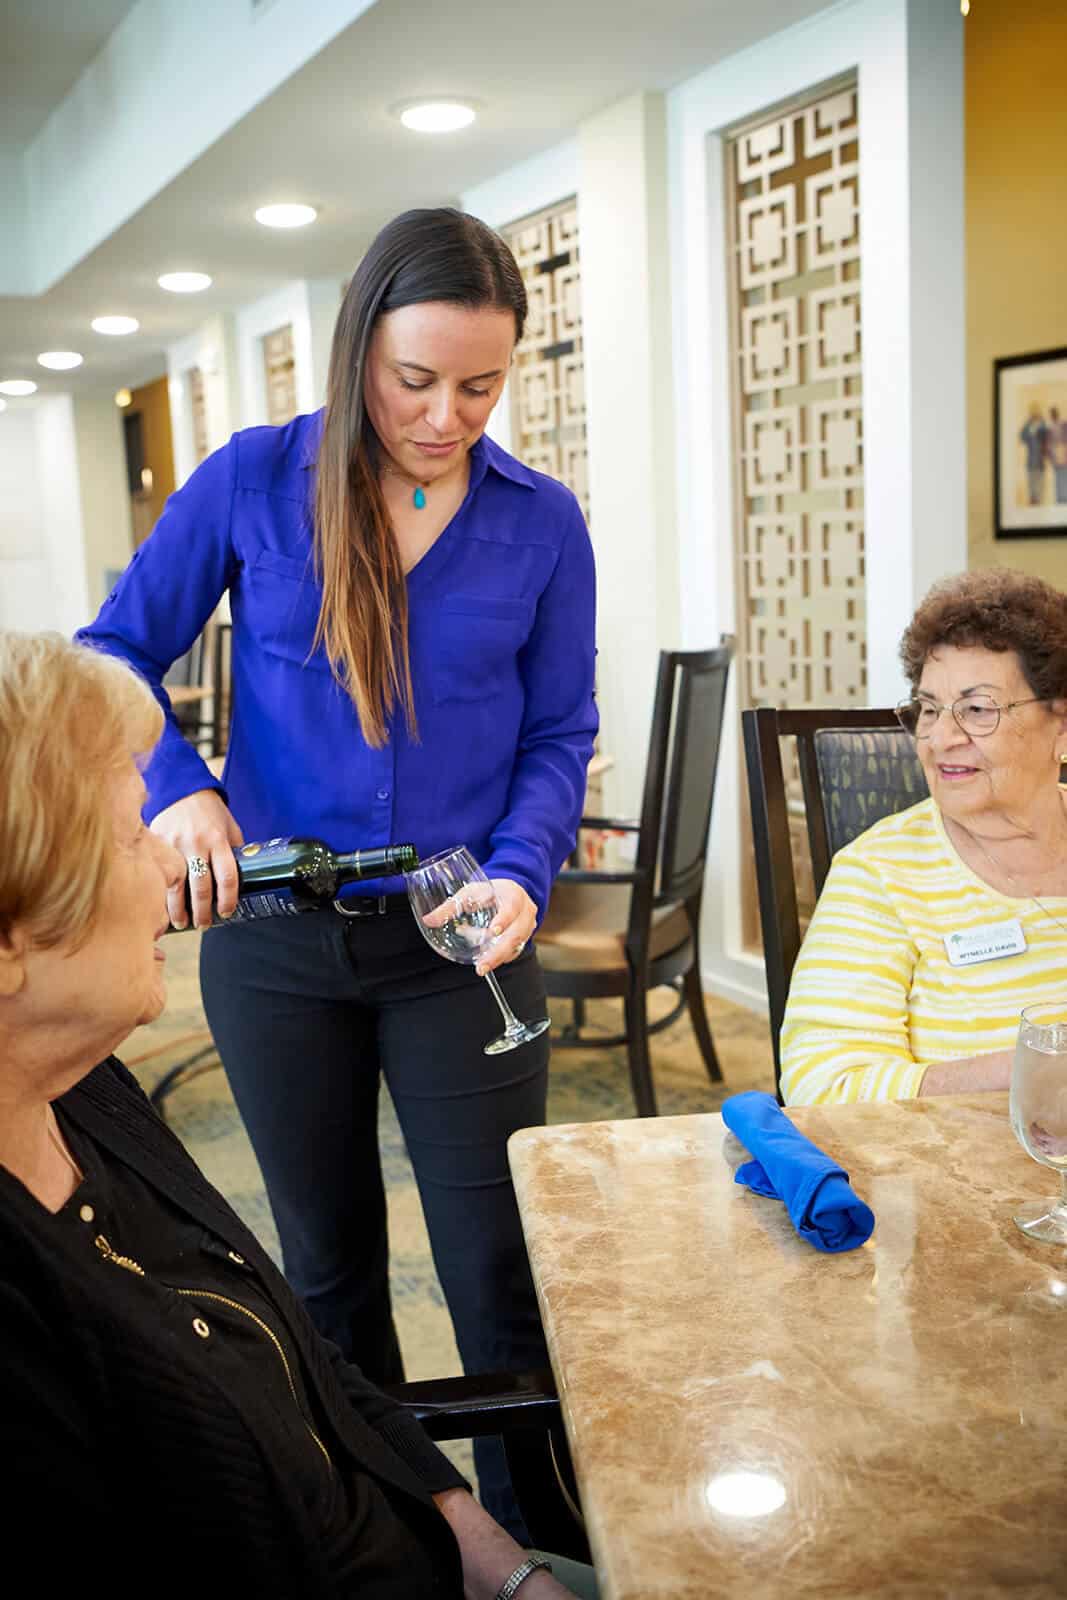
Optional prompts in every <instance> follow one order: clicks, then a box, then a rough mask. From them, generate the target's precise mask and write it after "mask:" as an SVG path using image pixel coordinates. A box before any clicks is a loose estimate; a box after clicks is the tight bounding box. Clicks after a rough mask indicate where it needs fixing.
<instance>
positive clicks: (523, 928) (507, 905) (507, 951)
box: [476, 878, 537, 977]
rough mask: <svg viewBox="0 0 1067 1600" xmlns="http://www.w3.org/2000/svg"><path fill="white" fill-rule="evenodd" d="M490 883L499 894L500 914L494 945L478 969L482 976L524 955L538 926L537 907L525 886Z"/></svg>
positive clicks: (493, 930) (498, 880) (496, 880)
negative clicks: (529, 940)
mask: <svg viewBox="0 0 1067 1600" xmlns="http://www.w3.org/2000/svg"><path fill="white" fill-rule="evenodd" d="M490 881H491V883H492V885H493V890H494V892H495V894H496V904H497V913H496V918H495V920H494V922H493V925H492V927H491V929H490V932H491V933H492V935H493V943H492V944H491V945H490V946H489V947H488V948H487V949H486V953H485V956H484V958H483V959H482V960H481V961H479V963H478V965H477V968H476V971H477V972H478V974H479V975H480V976H481V977H484V976H485V974H486V973H487V972H492V970H493V968H494V967H502V966H504V965H506V963H507V962H509V961H514V960H515V957H516V956H520V955H521V954H522V952H523V950H524V949H525V948H526V942H527V940H528V939H531V938H532V937H533V931H534V929H535V928H536V927H537V907H536V906H535V905H534V903H533V901H532V900H531V899H530V896H529V895H528V894H527V893H526V890H525V889H524V888H523V887H522V886H521V884H518V883H515V882H513V880H512V879H511V878H492V879H491V880H490Z"/></svg>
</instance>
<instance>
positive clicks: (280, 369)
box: [261, 323, 296, 423]
mask: <svg viewBox="0 0 1067 1600" xmlns="http://www.w3.org/2000/svg"><path fill="white" fill-rule="evenodd" d="M261 343H262V345H263V372H264V378H265V380H266V386H267V421H268V422H270V423H282V422H291V421H292V419H293V417H295V416H296V356H295V354H294V353H293V329H292V326H291V324H290V323H286V324H285V326H284V327H282V328H275V330H274V332H273V333H267V334H264V336H263V339H262V341H261Z"/></svg>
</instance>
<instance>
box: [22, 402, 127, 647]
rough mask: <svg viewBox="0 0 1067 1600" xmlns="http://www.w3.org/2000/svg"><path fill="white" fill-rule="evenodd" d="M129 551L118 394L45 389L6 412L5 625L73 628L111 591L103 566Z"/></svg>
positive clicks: (122, 560) (121, 562)
mask: <svg viewBox="0 0 1067 1600" xmlns="http://www.w3.org/2000/svg"><path fill="white" fill-rule="evenodd" d="M130 551H131V542H130V504H129V496H128V494H127V491H126V477H125V465H124V454H123V447H122V434H121V423H120V421H119V418H118V412H117V408H116V406H115V403H114V399H113V398H112V396H111V394H110V393H108V394H106V395H105V394H100V393H93V392H92V391H90V392H88V393H86V394H83V395H80V396H79V397H78V399H77V401H74V400H72V398H71V396H70V395H69V394H50V395H43V396H38V397H37V398H36V399H34V400H33V401H32V402H30V403H28V404H25V405H20V406H19V407H18V408H16V407H14V406H12V407H10V408H9V409H8V410H7V411H6V412H4V413H3V414H2V415H0V627H7V628H20V629H24V630H26V631H29V632H33V631H36V630H38V629H42V628H53V629H56V630H58V631H59V632H60V633H65V634H71V633H73V632H74V630H75V629H76V628H79V627H81V626H82V624H83V623H85V622H87V621H89V619H90V618H91V617H92V616H94V615H95V613H96V611H97V609H98V607H99V605H100V602H101V600H102V599H103V596H104V583H103V573H104V568H105V567H110V566H114V567H124V566H125V565H126V563H127V561H128V560H129V558H130Z"/></svg>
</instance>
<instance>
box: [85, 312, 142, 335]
mask: <svg viewBox="0 0 1067 1600" xmlns="http://www.w3.org/2000/svg"><path fill="white" fill-rule="evenodd" d="M140 326H141V324H140V323H139V322H138V320H137V318H136V317H94V318H93V321H92V329H93V332H94V333H106V334H109V335H111V336H112V337H114V338H116V339H117V338H119V337H120V336H121V335H122V334H124V333H136V332H137V330H138V328H139V327H140Z"/></svg>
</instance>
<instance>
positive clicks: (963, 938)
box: [945, 917, 1026, 967]
mask: <svg viewBox="0 0 1067 1600" xmlns="http://www.w3.org/2000/svg"><path fill="white" fill-rule="evenodd" d="M1025 949H1026V939H1025V937H1024V936H1023V927H1022V923H1021V922H1020V921H1019V919H1018V917H1012V919H1011V921H1010V922H990V923H987V924H986V926H985V927H984V928H972V929H971V931H970V932H969V933H946V935H945V954H946V955H947V956H948V959H949V963H950V965H951V966H953V967H975V966H977V965H978V963H979V962H981V961H999V960H1000V959H1001V957H1002V956H1019V955H1022V953H1023V951H1024V950H1025Z"/></svg>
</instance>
